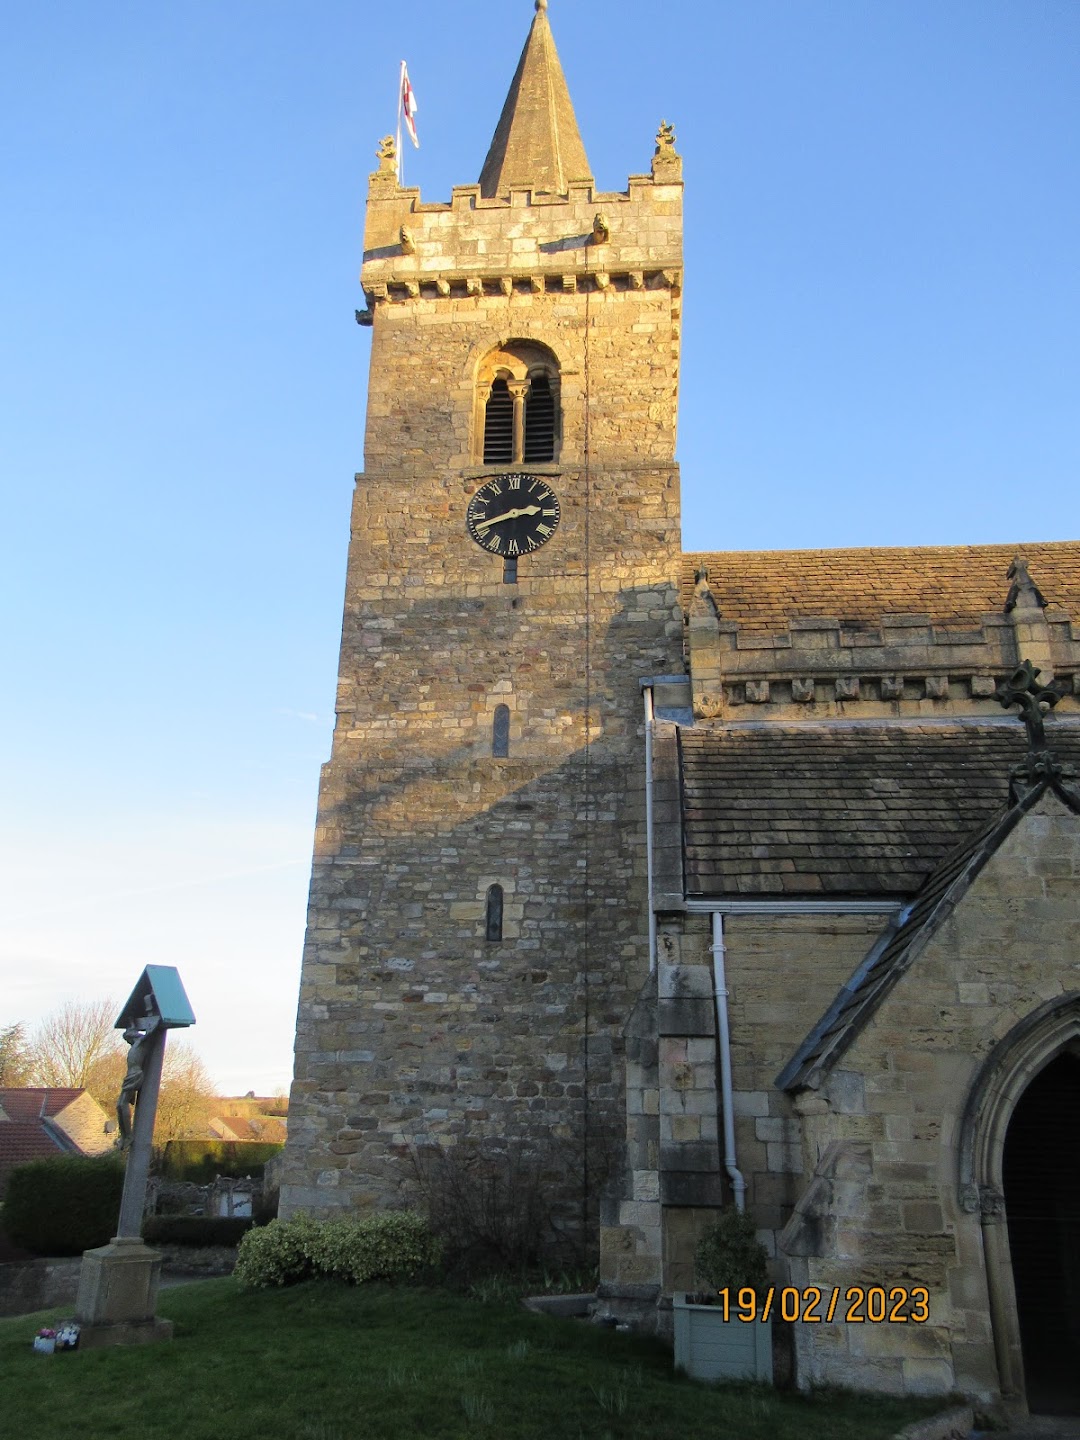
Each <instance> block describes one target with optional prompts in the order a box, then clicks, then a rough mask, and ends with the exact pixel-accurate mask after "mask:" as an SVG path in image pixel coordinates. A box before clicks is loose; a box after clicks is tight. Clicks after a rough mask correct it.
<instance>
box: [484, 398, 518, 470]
mask: <svg viewBox="0 0 1080 1440" xmlns="http://www.w3.org/2000/svg"><path fill="white" fill-rule="evenodd" d="M513 459H514V397H513V396H512V395H511V394H510V389H509V386H508V385H507V383H506V381H505V380H494V381H492V385H491V394H490V395H489V396H488V401H487V409H486V411H485V414H484V464H485V465H510V464H512V463H513Z"/></svg>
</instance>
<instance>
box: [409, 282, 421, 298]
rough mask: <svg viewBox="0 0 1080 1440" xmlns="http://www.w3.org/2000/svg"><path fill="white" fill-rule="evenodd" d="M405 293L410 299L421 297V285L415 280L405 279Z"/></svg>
mask: <svg viewBox="0 0 1080 1440" xmlns="http://www.w3.org/2000/svg"><path fill="white" fill-rule="evenodd" d="M405 294H406V295H407V296H408V297H409V299H410V300H416V299H418V298H419V295H420V286H419V285H418V284H417V282H416V281H415V280H406V281H405Z"/></svg>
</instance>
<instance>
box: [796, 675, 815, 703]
mask: <svg viewBox="0 0 1080 1440" xmlns="http://www.w3.org/2000/svg"><path fill="white" fill-rule="evenodd" d="M791 698H792V700H794V701H795V703H796V704H797V705H809V704H811V703H812V702H813V699H814V677H813V676H812V675H811V676H808V677H807V678H806V679H805V680H800V679H798V678H796V679H794V680H792V682H791Z"/></svg>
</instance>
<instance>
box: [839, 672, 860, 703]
mask: <svg viewBox="0 0 1080 1440" xmlns="http://www.w3.org/2000/svg"><path fill="white" fill-rule="evenodd" d="M835 690H836V698H837V700H858V698H859V677H858V676H857V675H838V676H837V677H836V684H835Z"/></svg>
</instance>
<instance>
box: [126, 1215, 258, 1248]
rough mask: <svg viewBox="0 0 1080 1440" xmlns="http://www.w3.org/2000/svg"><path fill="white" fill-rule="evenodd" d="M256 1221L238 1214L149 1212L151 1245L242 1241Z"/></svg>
mask: <svg viewBox="0 0 1080 1440" xmlns="http://www.w3.org/2000/svg"><path fill="white" fill-rule="evenodd" d="M254 1223H255V1222H254V1221H253V1220H251V1219H250V1218H248V1217H242V1216H238V1215H148V1216H147V1217H146V1219H145V1220H144V1221H143V1239H144V1240H145V1241H146V1243H147V1244H148V1245H229V1246H233V1245H239V1244H240V1241H241V1240H242V1239H243V1238H244V1236H245V1235H246V1234H247V1232H248V1231H249V1230H250V1229H251V1227H252V1225H253V1224H254Z"/></svg>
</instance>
